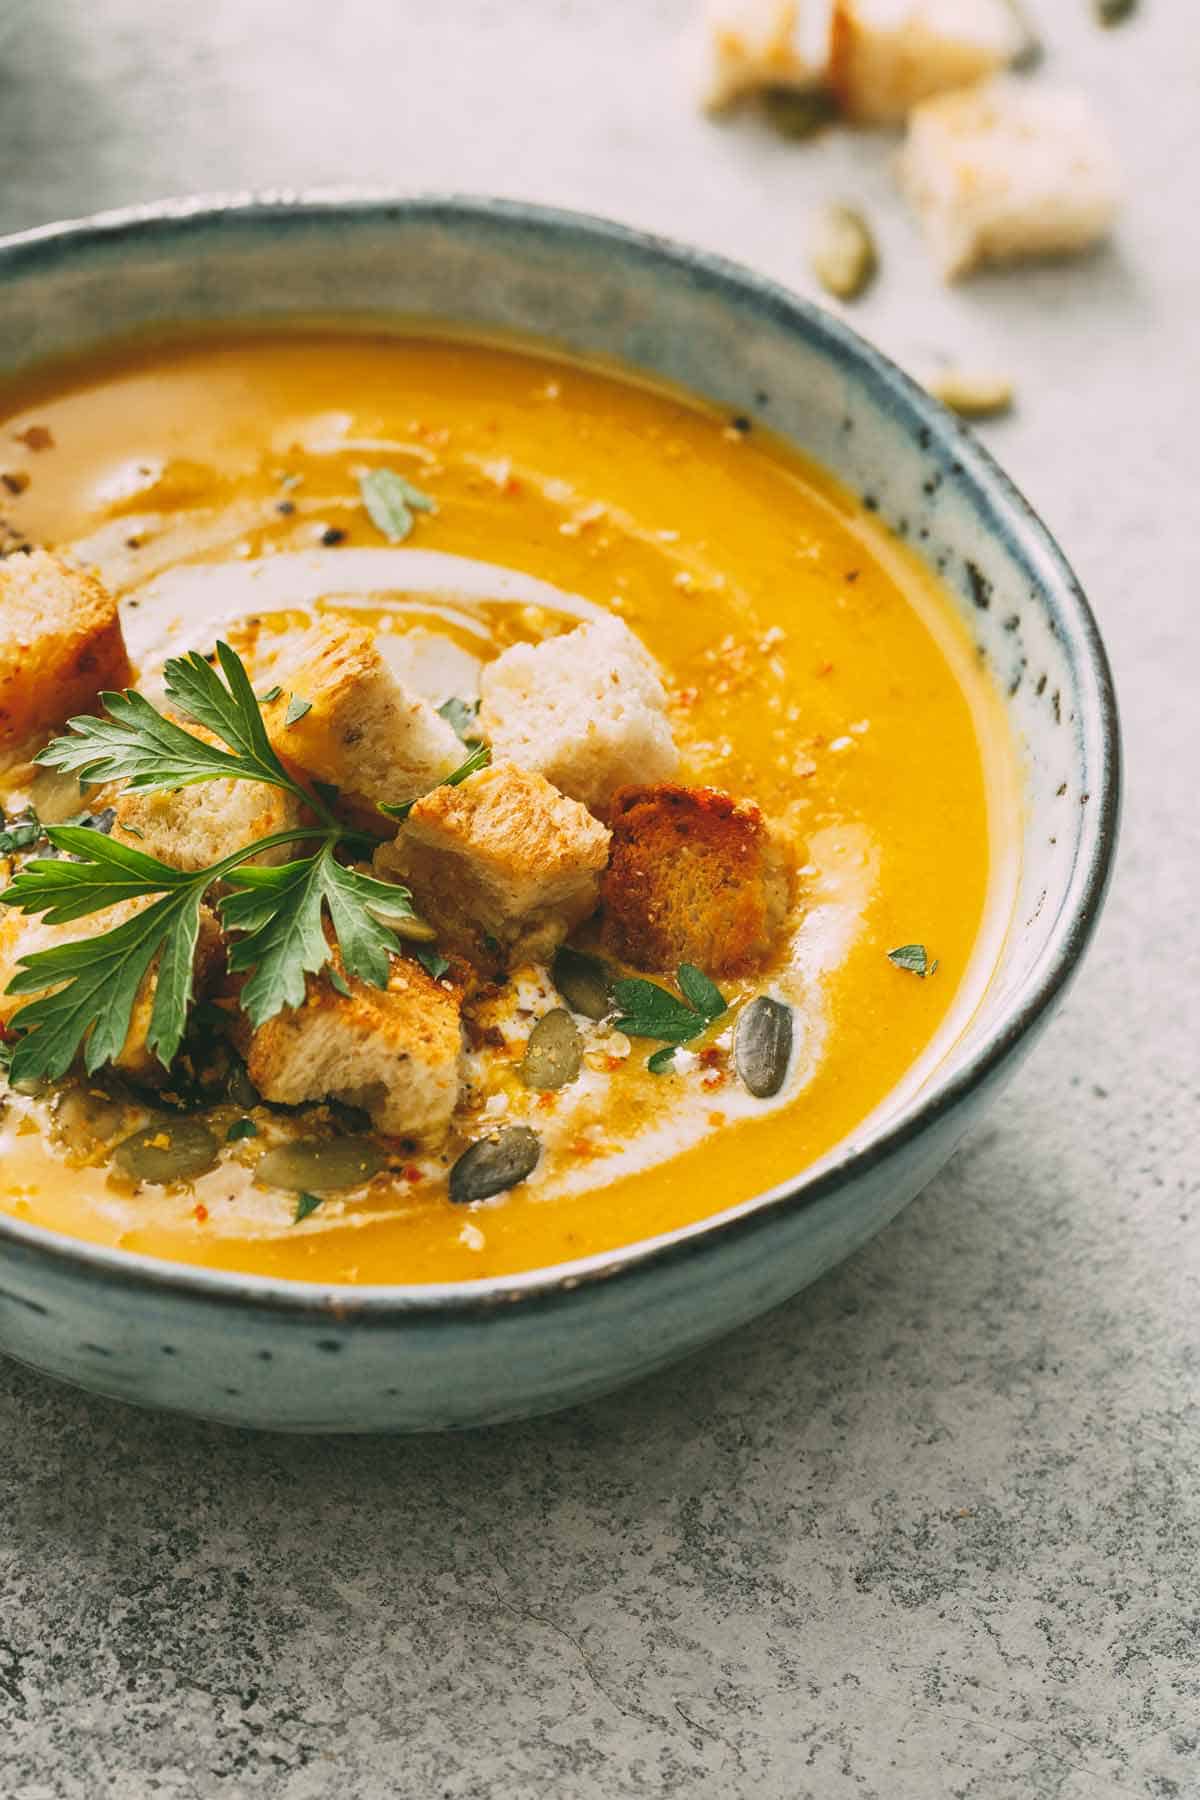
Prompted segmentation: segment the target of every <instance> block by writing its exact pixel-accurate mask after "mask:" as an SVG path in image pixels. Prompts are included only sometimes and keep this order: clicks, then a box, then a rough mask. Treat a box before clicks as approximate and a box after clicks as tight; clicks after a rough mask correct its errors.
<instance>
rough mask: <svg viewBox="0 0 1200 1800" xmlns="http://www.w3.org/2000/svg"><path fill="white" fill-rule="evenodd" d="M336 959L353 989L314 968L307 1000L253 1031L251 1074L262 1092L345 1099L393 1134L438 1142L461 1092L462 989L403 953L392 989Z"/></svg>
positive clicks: (284, 1098) (289, 1098) (292, 1099)
mask: <svg viewBox="0 0 1200 1800" xmlns="http://www.w3.org/2000/svg"><path fill="white" fill-rule="evenodd" d="M334 961H335V966H336V967H337V969H338V973H339V974H341V975H342V976H343V978H344V979H345V980H346V985H347V986H348V987H349V989H350V994H349V997H348V998H347V997H346V996H345V995H343V994H339V993H338V992H337V991H336V990H335V989H334V988H333V986H332V985H331V984H330V982H329V980H328V978H327V977H326V976H324V975H319V976H309V978H308V984H307V985H308V997H307V999H306V1000H305V1002H304V1004H303V1005H302V1006H298V1007H294V1008H292V1007H289V1008H286V1009H285V1010H284V1011H283V1012H281V1013H279V1014H277V1015H276V1017H275V1018H273V1019H269V1020H268V1021H267V1023H266V1024H265V1025H262V1026H260V1027H259V1029H258V1030H257V1031H256V1032H254V1034H253V1036H252V1037H251V1039H250V1042H249V1047H248V1052H247V1057H246V1068H247V1071H248V1073H249V1076H250V1079H251V1081H252V1082H253V1083H254V1085H255V1087H256V1088H257V1089H258V1091H259V1093H260V1094H261V1095H262V1096H263V1098H264V1099H265V1100H273V1101H276V1102H278V1103H279V1104H281V1105H286V1106H296V1105H299V1104H300V1102H301V1101H305V1100H340V1101H343V1102H344V1103H345V1104H346V1105H347V1106H355V1107H359V1108H360V1109H361V1110H362V1111H364V1112H366V1113H369V1114H370V1116H371V1123H372V1124H373V1125H374V1126H375V1127H376V1129H377V1130H378V1131H382V1132H384V1133H385V1134H386V1135H387V1136H389V1137H405V1138H414V1139H418V1140H421V1141H424V1142H426V1143H436V1142H437V1141H438V1140H439V1139H440V1138H441V1137H442V1136H443V1135H444V1133H445V1131H446V1128H447V1126H448V1125H449V1123H450V1115H451V1113H452V1112H453V1111H454V1107H455V1103H456V1101H457V1099H458V1087H459V1071H460V1065H461V1062H462V1051H463V1042H462V1025H461V1022H460V1017H459V1014H460V998H459V996H458V994H457V993H456V992H454V991H453V990H452V989H451V988H450V987H448V986H446V985H443V983H441V982H438V981H434V980H433V979H432V978H431V977H430V976H429V975H427V974H426V973H425V971H424V969H422V968H421V967H420V965H419V964H418V963H415V962H410V961H408V960H407V959H405V958H400V957H397V958H396V959H395V961H394V962H393V964H392V971H391V976H390V979H389V982H388V985H387V987H386V988H375V987H371V986H370V985H369V984H368V983H366V982H363V981H358V980H356V979H354V978H353V977H346V976H345V974H344V970H343V968H342V964H341V959H340V957H335V959H334Z"/></svg>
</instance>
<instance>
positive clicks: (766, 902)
mask: <svg viewBox="0 0 1200 1800" xmlns="http://www.w3.org/2000/svg"><path fill="white" fill-rule="evenodd" d="M791 887H792V858H791V856H790V854H789V848H788V846H787V844H786V842H785V841H784V839H783V838H782V836H781V835H780V834H779V833H778V831H777V830H776V828H775V827H773V826H771V825H768V823H767V822H766V821H765V820H764V818H763V816H762V814H761V813H760V812H759V810H758V808H757V807H756V806H751V805H747V804H739V803H738V802H737V801H735V800H733V799H731V798H730V796H729V795H728V794H722V793H719V792H717V790H716V789H714V788H687V787H674V786H671V785H669V784H665V783H660V784H659V785H658V786H655V787H633V788H626V789H625V790H624V792H623V793H620V794H618V795H617V798H616V801H615V802H614V807H613V838H612V854H611V857H610V859H609V865H608V872H607V874H606V875H605V877H604V882H603V886H602V888H601V896H600V900H601V908H602V927H601V935H602V937H603V941H604V943H605V944H606V945H607V946H608V948H609V949H610V950H612V951H613V952H614V953H615V954H616V955H617V956H619V957H621V958H622V959H623V960H624V961H626V962H629V963H632V964H633V965H634V967H635V968H640V969H674V968H675V967H677V965H678V964H679V963H681V962H690V963H695V964H696V966H697V967H698V968H701V969H703V970H704V971H705V973H706V974H708V975H727V974H733V973H736V972H737V971H739V970H743V969H746V968H749V967H751V966H753V965H754V964H756V963H760V962H762V961H763V959H764V958H765V957H766V956H767V955H768V954H769V952H770V949H771V945H772V942H773V940H774V938H775V936H776V934H777V933H778V931H779V928H780V926H781V925H782V924H783V921H784V918H785V916H786V914H787V911H788V908H789V906H790V905H791Z"/></svg>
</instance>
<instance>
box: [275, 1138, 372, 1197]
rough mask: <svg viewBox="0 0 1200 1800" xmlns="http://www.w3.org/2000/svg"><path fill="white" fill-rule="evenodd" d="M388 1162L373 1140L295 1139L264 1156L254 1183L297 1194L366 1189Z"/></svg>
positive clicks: (278, 1145) (277, 1146) (276, 1147)
mask: <svg viewBox="0 0 1200 1800" xmlns="http://www.w3.org/2000/svg"><path fill="white" fill-rule="evenodd" d="M386 1161H387V1158H386V1157H385V1156H384V1154H383V1151H382V1150H381V1149H380V1148H379V1146H378V1144H374V1143H372V1142H371V1140H370V1138H361V1137H342V1138H295V1139H293V1141H292V1142H291V1143H290V1144H277V1145H276V1146H275V1148H274V1149H273V1150H268V1151H267V1152H266V1154H265V1155H263V1156H260V1157H259V1159H258V1163H257V1164H256V1166H255V1170H254V1179H255V1181H257V1182H259V1183H261V1185H262V1186H263V1187H277V1188H287V1189H289V1191H290V1192H292V1193H293V1194H302V1193H313V1194H332V1193H337V1192H340V1191H341V1190H342V1189H344V1188H356V1187H362V1186H363V1185H364V1184H365V1183H366V1182H368V1181H370V1179H371V1177H372V1176H373V1175H378V1173H379V1171H380V1169H382V1168H383V1167H384V1164H385V1163H386Z"/></svg>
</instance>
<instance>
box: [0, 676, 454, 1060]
mask: <svg viewBox="0 0 1200 1800" xmlns="http://www.w3.org/2000/svg"><path fill="white" fill-rule="evenodd" d="M217 661H218V665H219V666H218V668H213V667H211V666H210V665H209V664H208V662H206V660H205V659H204V658H203V657H202V656H199V655H197V654H195V653H193V654H192V655H190V656H186V657H182V658H174V659H172V660H171V661H170V662H169V663H168V664H167V666H166V670H165V679H166V692H167V696H168V699H169V700H170V701H171V702H172V703H173V705H174V706H175V707H176V708H177V709H178V710H179V711H180V712H181V713H183V714H185V715H186V716H187V717H188V718H190V719H192V720H194V721H195V722H196V724H198V725H200V726H201V727H203V728H205V729H207V730H208V731H209V732H211V733H212V734H213V736H214V737H216V738H217V739H219V740H220V741H219V743H218V744H211V743H208V742H206V741H205V740H204V739H203V738H199V737H196V736H194V735H193V734H192V733H191V732H189V731H187V730H186V729H185V728H184V727H183V726H182V725H179V724H176V723H175V721H174V720H172V719H168V718H166V717H165V716H164V715H163V714H162V713H160V712H158V711H157V710H156V708H155V707H153V706H152V705H151V704H150V702H149V701H148V700H146V699H144V698H143V697H142V696H141V695H139V694H136V693H132V692H126V693H124V694H104V695H102V697H101V698H102V702H103V705H104V710H105V714H106V717H103V718H90V717H88V718H77V719H72V720H71V722H70V734H69V735H68V736H66V737H62V738H57V739H56V740H55V741H54V742H53V743H52V744H50V745H49V746H48V747H47V748H46V749H45V750H44V751H43V752H42V753H41V755H40V757H39V758H38V760H39V762H41V763H43V764H44V765H45V766H47V767H50V768H57V769H63V770H68V771H70V772H72V773H75V774H77V775H78V777H79V779H80V780H81V781H86V782H96V781H113V780H120V781H124V782H125V783H126V785H127V786H128V787H130V788H132V789H136V790H138V791H140V792H143V793H152V792H156V791H164V790H172V789H176V788H180V787H188V786H192V785H194V784H196V783H198V782H203V781H216V780H223V779H228V778H230V777H232V778H234V779H237V780H243V781H258V782H262V783H264V784H265V785H267V786H270V787H275V788H279V789H282V790H284V791H285V792H288V793H291V794H293V795H294V796H295V797H296V798H297V799H299V800H300V801H301V802H302V803H303V805H304V807H305V808H306V809H307V810H308V812H309V814H310V816H312V817H313V818H315V820H316V823H315V824H312V825H296V826H293V827H290V828H288V829H287V830H284V831H280V832H275V833H273V834H272V835H271V836H269V837H266V838H261V839H258V840H256V841H255V842H253V843H250V844H247V845H246V846H244V847H243V848H242V849H240V850H238V851H236V852H234V854H232V855H231V856H227V857H225V858H223V859H222V861H220V862H217V863H214V864H213V865H211V867H209V868H207V869H201V870H198V871H194V872H190V871H185V870H181V869H175V868H172V867H170V866H169V865H168V864H166V863H163V862H160V861H159V860H158V858H157V857H153V856H148V855H146V854H145V853H144V852H143V851H141V850H136V849H134V848H133V846H132V845H128V844H122V843H117V842H115V841H114V840H113V839H112V838H110V837H108V836H106V835H105V834H104V833H103V832H100V831H95V830H93V829H90V828H89V827H86V826H80V825H74V826H72V825H51V826H47V827H46V836H47V838H48V839H49V841H50V843H51V845H52V846H53V847H54V849H55V850H57V851H58V852H60V856H59V857H58V858H57V859H55V860H34V861H32V862H28V863H26V864H25V865H24V867H23V868H22V869H21V871H20V873H19V874H18V875H17V876H16V878H15V879H14V881H13V882H12V884H11V886H10V887H9V888H8V889H7V890H6V891H5V892H4V893H3V894H0V904H3V905H5V906H13V907H16V908H17V909H18V910H20V911H21V912H23V913H26V914H37V913H40V914H42V915H43V916H44V918H45V920H46V922H47V923H48V924H51V925H58V924H66V923H69V922H70V921H72V920H75V919H82V918H85V917H87V916H89V915H90V914H92V913H97V912H102V911H105V910H106V909H107V908H109V907H111V906H115V905H118V904H120V903H121V902H125V901H131V900H142V899H153V904H152V905H150V906H147V907H144V908H142V909H141V910H139V911H138V912H137V913H135V914H134V916H133V917H132V918H129V919H127V920H125V921H124V922H123V923H121V924H120V925H118V926H116V927H115V928H114V929H113V930H111V931H108V932H105V933H104V934H102V935H100V936H89V937H85V938H83V939H81V940H79V941H76V942H72V943H66V944H60V945H56V946H54V948H52V949H49V950H41V951H35V952H33V953H30V954H27V955H25V956H23V957H22V958H21V967H20V969H19V970H18V972H17V974H16V975H15V977H14V978H13V980H12V982H11V983H10V985H9V990H8V991H9V992H10V993H12V994H38V995H40V996H41V997H40V998H39V999H37V1000H34V1001H32V1002H31V1003H30V1004H29V1005H28V1006H25V1007H22V1009H21V1011H20V1014H19V1017H18V1026H19V1029H20V1030H21V1031H22V1032H23V1033H24V1035H23V1036H22V1037H21V1039H20V1042H19V1043H18V1044H17V1045H16V1047H15V1049H14V1051H13V1055H12V1063H11V1070H10V1075H11V1079H12V1080H14V1081H20V1080H22V1079H37V1078H44V1079H49V1080H57V1079H59V1078H60V1077H61V1076H62V1075H64V1074H65V1073H66V1072H67V1070H68V1069H69V1068H70V1067H71V1065H72V1063H73V1062H74V1060H75V1058H76V1057H77V1056H78V1055H79V1054H80V1052H81V1051H82V1053H83V1060H84V1066H85V1068H86V1069H87V1070H88V1072H89V1073H95V1071H96V1070H97V1069H99V1068H100V1067H102V1065H103V1064H104V1063H106V1062H111V1061H113V1060H114V1059H115V1058H116V1057H117V1056H119V1054H120V1052H121V1049H122V1047H123V1045H124V1043H125V1041H126V1038H127V1037H128V1034H129V1028H130V1023H131V1021H132V1017H133V1010H134V1007H135V1005H136V1003H137V999H138V995H139V993H140V991H141V988H142V983H143V982H144V981H145V979H146V976H147V975H148V974H149V973H150V970H151V969H152V968H155V967H156V969H157V980H156V982H155V989H154V999H153V1003H152V1007H151V1017H150V1021H149V1026H148V1030H147V1043H148V1046H149V1048H150V1050H151V1051H152V1052H153V1053H154V1054H155V1055H156V1056H157V1057H158V1060H159V1061H160V1062H161V1063H162V1064H163V1066H164V1067H167V1068H169V1067H170V1065H171V1063H172V1062H173V1060H174V1058H175V1057H176V1055H177V1054H178V1052H179V1047H180V1044H181V1043H182V1040H183V1034H184V1031H185V1028H186V1025H187V1017H188V1010H189V1007H190V1005H191V1001H192V996H193V973H194V963H195V953H196V945H197V941H198V938H199V932H200V921H201V906H202V904H203V902H204V900H205V898H206V896H207V895H208V893H209V891H210V890H211V889H212V888H213V887H214V886H215V885H216V883H218V882H224V883H226V884H227V886H228V888H229V889H230V890H231V891H230V892H227V893H226V894H225V896H224V897H223V898H222V899H220V900H219V901H218V902H217V905H218V907H219V910H220V912H221V916H222V921H223V923H224V925H225V926H226V927H227V928H228V929H229V930H230V931H231V932H233V933H236V934H237V936H236V938H235V941H234V943H233V945H232V948H231V950H230V957H229V961H230V966H231V968H232V969H233V970H234V971H236V972H238V973H245V974H248V976H249V979H248V980H247V981H246V983H245V985H244V987H243V989H242V992H241V995H240V1004H241V1006H242V1008H243V1010H244V1011H245V1012H246V1013H247V1015H248V1016H249V1018H250V1022H251V1024H252V1025H254V1026H255V1027H256V1028H257V1027H258V1026H260V1025H262V1024H265V1023H266V1021H267V1020H268V1019H271V1018H273V1017H274V1016H275V1014H276V1013H278V1012H279V1011H280V1010H281V1009H282V1008H283V1007H285V1006H297V1005H299V1004H300V1003H301V1001H302V1000H303V999H304V996H305V977H306V975H316V974H319V973H320V972H321V971H322V970H323V969H325V968H327V967H329V966H330V964H331V963H332V960H333V953H334V952H333V945H334V944H336V945H337V947H338V949H339V950H340V952H341V961H342V965H343V967H344V969H345V972H346V974H347V975H350V976H355V977H357V978H358V979H360V980H362V981H365V982H368V983H370V984H371V985H372V986H375V987H384V986H386V985H387V980H388V959H389V957H390V956H391V955H392V954H394V953H395V952H396V951H397V950H398V948H399V945H398V942H397V939H396V937H395V935H394V934H393V932H392V931H391V930H390V929H389V928H388V925H387V924H386V923H385V922H384V921H385V920H392V921H403V920H404V919H406V918H413V917H414V916H415V915H414V913H413V908H412V902H411V896H410V894H409V892H408V890H407V889H406V888H403V887H399V886H395V885H393V884H392V883H390V882H385V881H377V880H376V879H375V878H374V877H373V876H368V875H361V874H359V873H358V872H357V871H355V870H354V869H350V868H347V867H345V866H344V864H343V863H341V862H340V861H339V860H338V854H337V853H338V852H339V851H342V852H345V851H347V850H350V851H354V850H358V851H360V852H361V851H362V850H363V849H364V848H366V849H369V848H371V847H373V845H374V843H375V841H376V840H375V839H374V838H371V837H370V836H368V835H367V834H365V833H363V832H360V831H356V830H353V829H351V828H349V827H347V826H345V825H344V824H342V822H341V821H340V820H339V819H337V818H336V817H335V815H334V814H333V812H332V811H331V808H330V800H331V799H332V797H333V796H332V794H331V791H330V790H329V789H322V788H321V787H320V786H315V787H314V789H313V790H312V791H310V790H309V789H308V788H306V787H303V786H302V785H301V784H300V783H299V782H297V781H296V780H295V779H294V778H293V777H292V776H291V775H290V774H289V773H288V771H287V769H285V768H284V766H283V764H282V763H281V762H280V760H279V758H278V757H277V756H276V754H275V752H274V750H273V749H272V747H271V743H270V739H269V738H268V736H267V732H266V727H265V726H264V724H263V720H262V714H261V712H260V710H259V702H258V701H257V699H256V698H255V695H254V691H253V689H252V687H251V685H250V681H249V677H248V676H247V674H246V671H245V668H244V667H243V665H242V663H241V661H240V660H239V658H238V657H237V656H236V655H235V653H234V652H233V651H232V650H231V649H230V648H229V646H228V644H219V645H218V646H217ZM221 746H224V748H222V747H221ZM458 778H459V779H463V778H464V777H463V776H462V775H461V773H459V777H458ZM305 841H307V842H308V843H309V845H310V850H309V853H308V854H306V855H304V856H302V857H298V858H296V859H295V860H293V861H290V862H287V863H284V864H283V865H282V866H280V867H261V866H248V865H249V864H250V861H251V859H252V858H255V857H259V856H261V855H262V854H263V852H264V851H269V850H273V849H276V848H278V847H279V846H281V845H284V844H300V843H302V842H305ZM326 921H328V925H329V927H330V928H331V935H328V934H327V931H326ZM332 973H334V974H336V973H337V970H336V967H335V968H334V969H333V971H332ZM331 978H332V977H331ZM343 985H344V983H343Z"/></svg>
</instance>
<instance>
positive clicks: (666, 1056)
mask: <svg viewBox="0 0 1200 1800" xmlns="http://www.w3.org/2000/svg"><path fill="white" fill-rule="evenodd" d="M678 981H679V990H680V994H682V996H683V998H682V999H680V997H679V995H678V994H673V993H671V991H670V989H669V988H664V987H659V985H658V983H657V982H654V981H644V980H643V979H642V977H641V976H629V977H627V978H626V979H624V980H622V981H617V982H614V983H613V999H614V1000H615V1001H616V1003H617V1005H618V1006H619V1007H620V1009H621V1012H620V1017H619V1018H618V1019H616V1021H615V1028H616V1030H617V1031H623V1032H625V1033H626V1035H627V1036H628V1037H644V1038H661V1039H662V1040H663V1048H662V1049H661V1050H656V1051H655V1052H654V1054H653V1056H651V1057H650V1058H649V1060H648V1061H647V1064H646V1067H647V1068H648V1069H649V1070H650V1071H651V1073H652V1074H655V1075H661V1074H662V1073H663V1071H664V1070H665V1069H668V1068H669V1067H670V1065H671V1062H672V1059H673V1058H674V1055H675V1051H676V1050H677V1049H678V1047H679V1046H680V1045H681V1044H688V1043H690V1042H691V1041H692V1039H693V1038H697V1037H699V1036H700V1035H701V1033H702V1032H705V1031H707V1030H708V1028H709V1026H710V1025H712V1024H714V1023H715V1021H716V1020H717V1019H719V1018H721V1017H722V1015H723V1014H724V1013H725V1012H727V1011H728V1003H727V1001H726V999H725V996H724V995H723V994H722V992H721V990H720V988H718V987H717V986H716V985H715V984H714V983H713V982H711V981H710V980H709V979H708V976H707V975H705V974H704V973H703V972H702V971H701V970H700V969H698V968H696V966H695V964H694V963H680V965H679V970H678Z"/></svg>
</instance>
